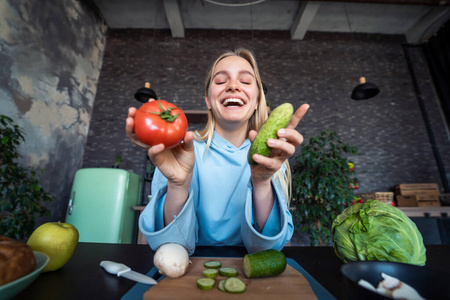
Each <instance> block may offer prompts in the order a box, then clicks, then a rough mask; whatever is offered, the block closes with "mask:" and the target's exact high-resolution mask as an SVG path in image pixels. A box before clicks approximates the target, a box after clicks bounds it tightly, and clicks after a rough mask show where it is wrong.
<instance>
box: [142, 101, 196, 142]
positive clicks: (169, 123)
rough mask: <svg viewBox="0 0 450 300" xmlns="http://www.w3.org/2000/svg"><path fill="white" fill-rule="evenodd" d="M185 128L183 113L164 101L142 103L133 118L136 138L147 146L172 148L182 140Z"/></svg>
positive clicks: (186, 125)
mask: <svg viewBox="0 0 450 300" xmlns="http://www.w3.org/2000/svg"><path fill="white" fill-rule="evenodd" d="M187 127H188V122H187V119H186V115H185V114H184V112H183V111H182V110H181V109H179V108H178V107H176V106H175V105H174V104H172V103H169V102H167V101H164V100H157V101H152V102H147V103H144V105H142V106H141V107H140V108H139V109H138V111H137V112H136V116H135V117H134V133H135V134H136V137H137V138H138V140H140V141H141V142H143V143H144V144H146V145H149V146H155V145H158V144H161V143H162V144H164V145H165V146H166V148H167V149H170V148H173V147H175V146H176V145H178V144H179V143H180V142H181V141H182V140H183V139H184V135H185V134H186V130H187Z"/></svg>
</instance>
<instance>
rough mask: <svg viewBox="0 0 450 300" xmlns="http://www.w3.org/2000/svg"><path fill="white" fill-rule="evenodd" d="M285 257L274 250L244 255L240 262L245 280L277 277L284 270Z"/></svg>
mask: <svg viewBox="0 0 450 300" xmlns="http://www.w3.org/2000/svg"><path fill="white" fill-rule="evenodd" d="M286 264H287V263H286V257H285V256H284V254H283V253H282V252H280V251H278V250H275V249H269V250H263V251H260V252H256V253H252V254H246V255H244V259H243V261H242V268H243V269H244V275H245V277H247V278H257V277H273V276H278V275H280V274H281V273H283V272H284V270H285V269H286Z"/></svg>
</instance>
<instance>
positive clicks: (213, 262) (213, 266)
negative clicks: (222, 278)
mask: <svg viewBox="0 0 450 300" xmlns="http://www.w3.org/2000/svg"><path fill="white" fill-rule="evenodd" d="M203 266H204V267H205V268H208V269H218V268H220V267H221V266H222V263H221V262H220V261H217V260H211V261H207V262H205V263H204V264H203Z"/></svg>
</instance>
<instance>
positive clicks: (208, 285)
mask: <svg viewBox="0 0 450 300" xmlns="http://www.w3.org/2000/svg"><path fill="white" fill-rule="evenodd" d="M215 285H216V281H215V280H214V279H212V278H199V279H197V286H198V287H199V289H201V290H210V289H212V288H213V287H214V286H215Z"/></svg>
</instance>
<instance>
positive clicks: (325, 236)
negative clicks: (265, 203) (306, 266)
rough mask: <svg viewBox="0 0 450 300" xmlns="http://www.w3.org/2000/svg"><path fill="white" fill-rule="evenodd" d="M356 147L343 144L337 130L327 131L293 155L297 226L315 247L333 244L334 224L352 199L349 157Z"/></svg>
mask: <svg viewBox="0 0 450 300" xmlns="http://www.w3.org/2000/svg"><path fill="white" fill-rule="evenodd" d="M349 154H351V155H356V154H357V148H356V147H353V146H350V145H348V144H346V143H343V142H342V141H341V139H340V137H339V136H338V135H337V133H336V132H334V131H331V130H325V131H323V132H321V134H320V135H319V136H317V137H311V138H310V140H309V143H308V144H305V145H304V146H303V147H302V150H301V153H300V154H299V155H298V156H296V157H295V158H294V163H293V166H292V196H293V201H292V204H293V206H295V208H294V211H293V216H294V221H295V226H296V227H297V228H298V230H301V232H302V233H303V234H307V235H308V236H309V238H310V240H311V244H312V245H313V246H321V245H331V243H332V241H331V224H332V222H333V220H334V219H335V218H336V216H337V215H339V214H340V213H341V212H342V211H343V210H344V209H345V208H346V207H347V206H349V205H350V204H351V202H352V200H353V192H352V190H353V187H354V186H355V185H357V179H356V178H355V177H354V172H353V170H352V169H351V168H350V167H349V163H350V164H353V163H352V162H351V161H349V160H348V158H347V157H346V156H347V155H349Z"/></svg>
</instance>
